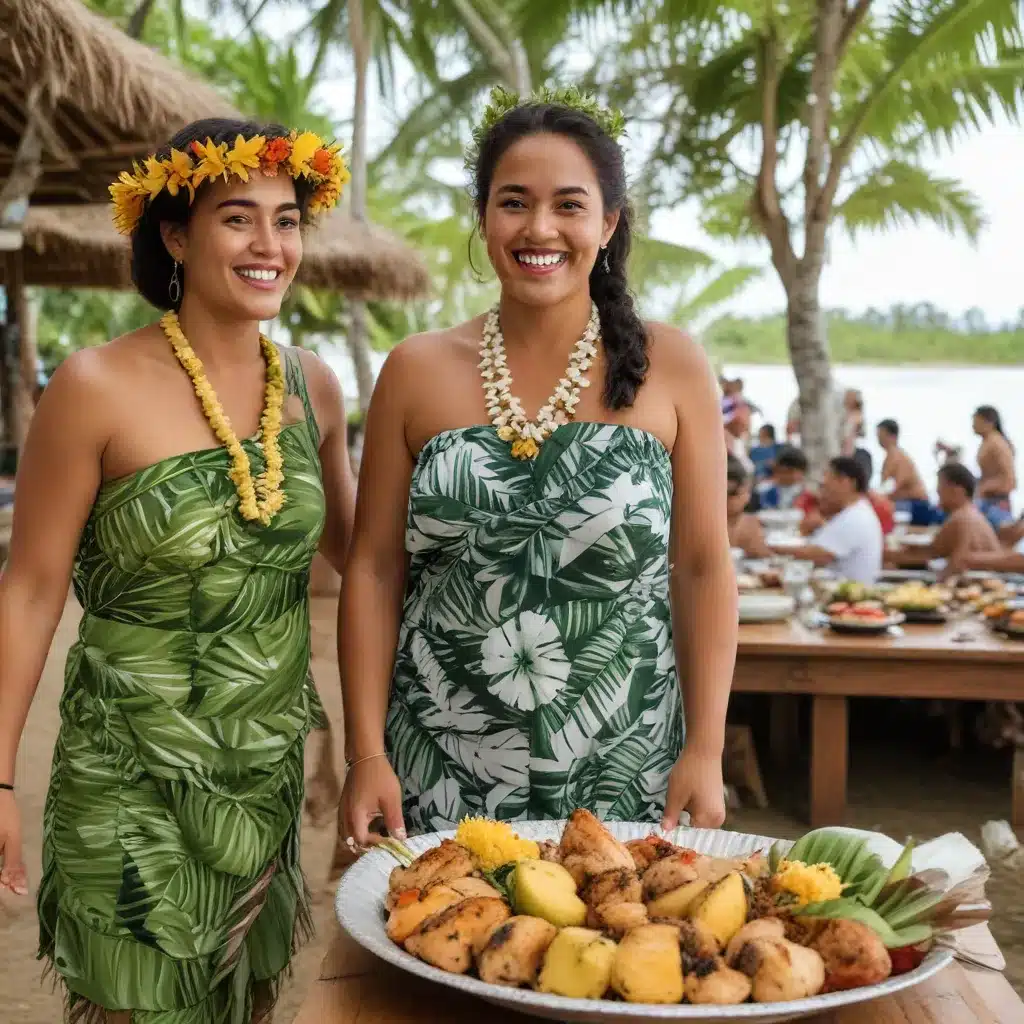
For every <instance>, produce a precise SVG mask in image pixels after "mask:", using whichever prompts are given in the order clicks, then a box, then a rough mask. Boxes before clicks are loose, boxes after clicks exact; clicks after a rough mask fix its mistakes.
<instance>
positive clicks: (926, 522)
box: [896, 498, 941, 526]
mask: <svg viewBox="0 0 1024 1024" xmlns="http://www.w3.org/2000/svg"><path fill="white" fill-rule="evenodd" d="M896 511H897V512H909V513H910V525H911V526H934V525H935V524H936V523H937V522H939V521H940V519H941V514H940V512H939V510H938V509H937V508H935V507H934V506H933V505H932V503H931V502H930V501H925V500H924V499H923V498H913V499H911V500H910V501H897V502H896Z"/></svg>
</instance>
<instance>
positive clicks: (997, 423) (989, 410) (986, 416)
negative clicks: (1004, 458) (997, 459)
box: [974, 405, 1013, 448]
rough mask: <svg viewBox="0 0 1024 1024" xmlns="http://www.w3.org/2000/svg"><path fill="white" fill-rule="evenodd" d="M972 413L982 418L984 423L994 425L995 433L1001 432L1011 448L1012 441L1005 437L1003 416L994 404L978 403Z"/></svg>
mask: <svg viewBox="0 0 1024 1024" xmlns="http://www.w3.org/2000/svg"><path fill="white" fill-rule="evenodd" d="M974 415H975V416H977V417H979V418H980V419H983V420H984V421H985V422H986V423H991V424H992V426H993V427H995V430H996V433H997V434H1002V435H1003V437H1004V438H1006V443H1007V444H1008V445H1009V446H1010V448H1013V442H1012V441H1011V440H1010V439H1009V438H1008V437H1006V431H1005V430H1003V417H1002V416H1000V415H999V410H998V409H997V408H996V407H995V406H994V405H979V406H978V408H977V409H975V410H974Z"/></svg>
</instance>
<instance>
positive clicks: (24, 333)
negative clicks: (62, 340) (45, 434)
mask: <svg viewBox="0 0 1024 1024" xmlns="http://www.w3.org/2000/svg"><path fill="white" fill-rule="evenodd" d="M20 303H21V308H20V309H19V310H18V323H19V324H20V326H21V330H20V332H19V341H20V342H21V344H20V345H19V346H18V361H19V366H18V371H19V372H18V375H17V378H16V381H17V386H16V389H15V394H14V417H15V419H14V422H15V429H16V435H15V441H16V443H17V445H18V452H19V453H20V452H21V450H22V448H24V447H25V438H26V437H27V436H28V425H29V423H30V422H31V420H32V413H34V412H35V408H36V392H37V389H38V384H37V380H38V376H39V369H38V367H37V365H36V363H37V361H38V358H39V354H38V349H37V347H36V327H37V325H38V322H39V316H38V313H39V310H38V309H37V307H36V304H35V303H34V302H32V300H31V299H30V298H29V295H28V290H27V289H25V288H22V290H21V299H20Z"/></svg>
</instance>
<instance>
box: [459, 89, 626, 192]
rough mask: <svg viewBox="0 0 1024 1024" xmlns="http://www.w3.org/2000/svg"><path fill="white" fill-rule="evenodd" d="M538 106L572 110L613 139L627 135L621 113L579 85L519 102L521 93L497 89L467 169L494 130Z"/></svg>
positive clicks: (475, 132) (535, 94)
mask: <svg viewBox="0 0 1024 1024" xmlns="http://www.w3.org/2000/svg"><path fill="white" fill-rule="evenodd" d="M535 103H550V104H554V105H556V106H560V107H568V108H569V109H570V110H578V111H579V112H580V113H581V114H586V116H587V117H589V118H591V119H592V120H593V121H595V122H597V126H598V127H599V128H600V129H601V131H603V132H604V133H605V134H606V135H608V136H609V137H611V138H613V139H618V138H619V137H620V136H622V135H624V134H625V132H626V119H625V117H623V116H622V112H621V111H620V110H616V109H614V108H612V107H602V106H601V105H600V104H599V103H598V102H597V100H595V99H594V97H593V96H590V95H588V94H587V93H585V92H583V91H581V90H580V89H579V88H578V87H577V86H575V85H570V86H566V87H565V88H561V89H552V88H550V87H549V86H543V87H542V88H540V89H538V90H536V91H535V92H533V93H532V94H531V95H530V96H528V97H527V98H526V99H525V100H521V99H520V98H519V93H517V92H514V91H513V90H511V89H506V88H504V86H500V85H496V86H495V87H494V88H493V89H492V90H491V97H490V101H489V102H488V104H487V107H486V108H485V109H484V114H483V117H482V118H481V119H480V123H479V124H478V125H477V126H476V127H475V128H474V129H473V141H472V143H471V144H470V147H469V149H468V150H467V152H466V167H467V169H468V170H469V171H470V172H471V173H472V170H473V168H474V167H475V166H476V160H477V157H478V156H479V154H480V147H481V146H482V145H483V142H484V139H485V138H487V136H488V134H489V133H490V131H491V129H492V128H493V127H494V126H495V125H496V124H497V123H498V122H499V121H500V120H501V119H502V118H503V117H504V116H505V115H506V114H508V113H509V112H510V111H512V110H515V109H516V107H525V106H529V105H531V104H535Z"/></svg>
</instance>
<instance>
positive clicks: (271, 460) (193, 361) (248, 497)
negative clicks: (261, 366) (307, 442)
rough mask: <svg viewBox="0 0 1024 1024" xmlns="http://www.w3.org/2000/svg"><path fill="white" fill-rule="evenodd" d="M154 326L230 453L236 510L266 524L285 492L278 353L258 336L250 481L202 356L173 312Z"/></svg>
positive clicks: (248, 469)
mask: <svg viewBox="0 0 1024 1024" xmlns="http://www.w3.org/2000/svg"><path fill="white" fill-rule="evenodd" d="M160 326H161V328H163V332H164V334H166V335H167V339H168V340H169V341H170V343H171V348H173V349H174V354H175V355H176V356H177V357H178V362H179V363H181V365H182V366H183V367H184V368H185V371H186V372H187V373H188V375H189V377H190V378H191V379H192V386H193V387H194V388H195V392H196V395H197V397H198V398H199V402H200V404H201V405H202V407H203V413H204V415H205V416H206V418H207V420H209V422H210V426H211V427H212V428H213V432H214V434H215V435H216V436H217V440H218V441H220V443H221V444H223V445H224V447H225V448H227V450H228V454H229V455H230V456H231V469H230V470H229V471H228V476H229V477H230V478H231V482H232V483H233V484H234V485H235V490H237V491H238V511H239V513H240V514H241V515H242V517H243V518H244V519H248V520H249V521H250V522H260V523H262V524H263V525H264V526H269V525H270V521H271V519H273V518H274V515H275V514H276V513H277V512H279V511H280V510H281V507H282V506H283V505H284V501H285V495H284V491H283V490H281V485H282V483H284V459H283V458H282V456H281V447H280V444H279V443H278V441H279V435H280V433H281V410H282V409H283V408H284V393H285V382H284V372H283V371H282V369H281V356H280V355H279V353H278V351H277V347H276V346H275V345H274V343H273V342H272V341H270V340H269V339H268V338H265V337H263V335H262V334H261V335H260V349H261V350H262V352H263V359H264V361H265V362H266V364H267V377H266V384H265V392H264V393H265V396H266V398H265V401H264V406H263V415H262V416H261V417H260V442H261V444H262V446H263V456H264V459H265V460H266V468H265V469H264V470H263V472H262V473H260V475H259V476H258V477H256V479H255V480H253V478H252V470H251V467H250V465H249V456H248V455H246V454H245V449H244V448H243V447H242V444H241V442H240V441H239V440H238V437H237V436H236V434H235V432H234V430H233V429H232V427H231V423H230V421H229V420H228V418H227V416H226V415H225V413H224V408H223V406H222V405H221V404H220V401H219V399H218V398H217V393H216V392H215V391H214V390H213V386H212V385H211V384H210V382H209V380H208V379H207V377H206V371H205V370H204V369H203V363H202V360H201V359H200V358H199V356H197V355H196V353H195V351H194V350H193V348H192V346H191V345H190V344H189V343H188V339H187V338H186V337H185V335H184V334H183V333H182V330H181V325H180V324H179V322H178V315H177V313H174V312H169V313H165V314H164V315H163V316H162V317H161V318H160Z"/></svg>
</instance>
